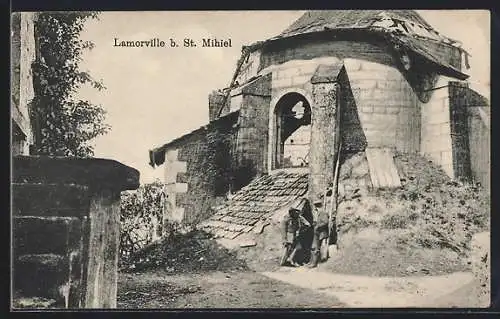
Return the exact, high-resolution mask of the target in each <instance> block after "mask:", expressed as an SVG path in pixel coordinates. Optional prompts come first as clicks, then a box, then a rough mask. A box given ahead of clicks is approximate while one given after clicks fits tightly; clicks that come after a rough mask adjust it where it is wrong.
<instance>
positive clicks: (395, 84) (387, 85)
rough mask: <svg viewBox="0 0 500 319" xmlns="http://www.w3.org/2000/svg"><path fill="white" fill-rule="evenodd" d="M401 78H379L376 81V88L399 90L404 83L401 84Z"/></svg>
mask: <svg viewBox="0 0 500 319" xmlns="http://www.w3.org/2000/svg"><path fill="white" fill-rule="evenodd" d="M403 82H405V81H403V80H386V79H380V80H377V81H376V88H378V89H381V90H389V91H400V90H401V88H402V87H404V85H403V84H402V83H403Z"/></svg>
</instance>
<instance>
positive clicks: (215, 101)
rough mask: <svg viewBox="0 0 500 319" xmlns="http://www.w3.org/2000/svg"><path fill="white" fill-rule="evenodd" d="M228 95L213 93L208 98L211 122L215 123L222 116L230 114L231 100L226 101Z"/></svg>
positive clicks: (219, 92) (218, 92)
mask: <svg viewBox="0 0 500 319" xmlns="http://www.w3.org/2000/svg"><path fill="white" fill-rule="evenodd" d="M225 96H226V94H225V93H224V92H221V91H213V92H212V93H210V95H209V96H208V119H209V121H210V122H211V121H213V120H215V119H216V118H217V116H218V115H219V112H220V115H221V116H223V115H226V114H227V113H229V101H230V100H229V98H228V99H227V100H225V98H226V97H225ZM224 102H226V103H225V107H224V108H222V105H223V104H224Z"/></svg>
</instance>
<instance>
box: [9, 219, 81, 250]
mask: <svg viewBox="0 0 500 319" xmlns="http://www.w3.org/2000/svg"><path fill="white" fill-rule="evenodd" d="M83 218H86V217H83ZM82 222H83V220H82V219H80V218H77V217H53V216H48V217H42V216H14V217H13V219H12V228H13V230H12V235H13V236H12V237H13V248H14V255H16V256H20V255H25V254H67V253H68V252H69V251H72V250H77V249H79V247H80V245H81V244H82V242H81V241H82Z"/></svg>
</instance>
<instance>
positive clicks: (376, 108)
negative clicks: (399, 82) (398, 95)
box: [373, 106, 386, 114]
mask: <svg viewBox="0 0 500 319" xmlns="http://www.w3.org/2000/svg"><path fill="white" fill-rule="evenodd" d="M373 113H380V114H384V113H386V107H385V106H374V107H373Z"/></svg>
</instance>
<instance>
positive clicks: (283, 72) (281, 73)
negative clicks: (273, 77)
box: [276, 67, 300, 79]
mask: <svg viewBox="0 0 500 319" xmlns="http://www.w3.org/2000/svg"><path fill="white" fill-rule="evenodd" d="M276 73H277V77H278V79H285V78H292V77H295V76H299V75H300V68H298V67H289V68H285V69H280V70H278V71H277V72H276Z"/></svg>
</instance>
